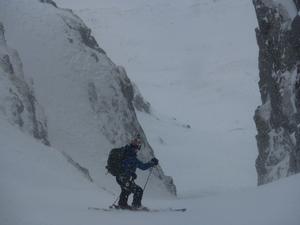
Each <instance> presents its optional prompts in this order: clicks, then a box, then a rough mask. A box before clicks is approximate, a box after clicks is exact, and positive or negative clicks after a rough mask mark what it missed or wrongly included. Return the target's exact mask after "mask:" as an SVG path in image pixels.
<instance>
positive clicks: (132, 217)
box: [0, 115, 300, 225]
mask: <svg viewBox="0 0 300 225" xmlns="http://www.w3.org/2000/svg"><path fill="white" fill-rule="evenodd" d="M0 142H1V148H0V153H1V157H0V177H1V179H0V194H1V202H0V206H1V210H0V224H1V225H2V224H3V225H41V224H43V225H53V224H55V225H82V224H88V225H99V224H110V225H120V224H123V225H148V224H149V225H150V224H151V225H153V224H157V225H160V224H161V225H165V224H173V225H177V224H178V225H182V224H190V225H198V224H214V225H241V224H243V225H253V224H255V225H282V224H287V225H299V221H300V215H299V210H300V205H299V199H300V189H299V186H300V176H299V175H297V176H293V177H290V178H288V179H283V180H281V181H280V182H276V183H272V184H271V185H265V186H261V187H259V188H256V187H254V188H249V189H246V190H243V191H237V192H228V193H226V194H222V195H215V196H202V197H199V196H198V197H193V198H179V199H166V198H164V197H161V198H160V199H153V198H152V199H149V198H147V197H146V198H145V199H144V202H145V203H146V204H147V206H149V207H150V208H167V207H170V206H171V207H174V208H176V207H178V208H179V207H183V206H184V207H187V208H188V210H187V212H185V213H144V212H101V211H93V210H88V207H107V206H108V205H109V204H111V202H112V199H113V198H114V197H115V196H113V195H111V194H110V193H109V192H106V191H103V190H101V189H99V188H98V187H96V186H95V185H94V184H93V183H90V182H88V181H87V179H85V178H84V177H83V176H81V175H80V173H78V172H77V170H76V169H74V167H72V166H71V165H70V164H69V163H67V160H66V159H65V158H64V157H63V156H62V155H61V154H60V153H59V152H58V151H57V150H55V149H53V148H50V147H46V146H45V145H42V144H40V143H39V142H37V141H35V140H33V139H32V138H30V137H28V136H25V135H24V133H21V132H20V131H18V129H16V128H15V127H12V126H11V125H10V124H9V123H7V121H6V119H3V116H2V115H0ZM146 196H147V195H146Z"/></svg>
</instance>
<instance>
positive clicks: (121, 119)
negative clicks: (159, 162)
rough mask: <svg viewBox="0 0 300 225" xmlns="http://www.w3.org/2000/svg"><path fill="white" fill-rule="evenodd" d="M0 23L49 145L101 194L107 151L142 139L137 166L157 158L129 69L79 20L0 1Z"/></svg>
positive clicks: (166, 183)
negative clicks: (83, 172) (20, 65)
mask: <svg viewBox="0 0 300 225" xmlns="http://www.w3.org/2000/svg"><path fill="white" fill-rule="evenodd" d="M47 2H48V3H50V4H48V3H47ZM0 21H1V22H2V23H3V25H4V27H5V35H6V38H7V44H8V45H9V46H11V47H12V48H14V49H16V51H17V52H18V53H19V55H20V58H21V61H22V63H23V70H24V76H25V78H26V79H27V80H31V81H32V83H33V84H32V89H33V90H34V96H35V98H36V99H37V101H38V102H39V104H40V105H41V107H42V108H43V109H44V112H45V116H46V119H47V131H48V139H49V142H50V145H51V146H53V147H55V148H56V149H58V150H60V151H62V152H64V153H66V154H68V155H69V156H70V157H71V158H72V159H73V160H74V161H75V162H76V163H79V164H80V166H81V167H83V168H85V169H86V171H87V170H88V171H89V174H90V176H91V177H92V178H93V180H94V181H95V182H96V183H97V184H98V185H99V186H101V187H104V186H105V187H106V188H113V187H114V186H113V185H114V183H115V181H114V179H113V178H112V177H111V176H105V173H106V169H105V166H106V160H107V156H108V152H109V150H110V149H111V148H113V147H120V146H123V145H125V144H128V142H129V140H130V139H131V138H132V137H133V136H135V135H136V134H137V133H140V134H141V136H142V137H143V142H144V148H143V149H142V151H141V153H140V157H141V160H143V161H148V160H150V159H151V158H152V157H154V152H153V150H152V149H151V147H150V146H149V144H148V142H147V139H146V137H145V135H144V133H143V130H142V128H141V126H140V124H139V122H138V120H137V117H136V113H135V110H134V107H133V96H132V95H133V87H132V85H131V83H130V80H129V79H128V77H127V75H126V71H125V70H124V69H123V68H122V67H119V66H116V65H115V64H114V63H113V61H111V60H110V59H109V57H108V56H107V55H106V54H105V52H104V51H103V50H102V49H101V48H100V47H99V46H98V44H97V42H96V41H95V39H94V38H93V36H91V31H90V30H89V28H88V27H87V26H86V25H85V24H84V22H83V21H82V20H81V19H80V18H79V17H78V16H77V15H75V14H74V13H73V12H72V11H71V10H63V9H60V8H56V7H55V4H54V5H53V4H51V1H38V0H22V1H20V0H10V1H0ZM155 172H156V173H155V175H156V178H159V179H152V180H151V183H155V184H154V185H153V186H154V187H157V189H156V191H155V192H158V191H159V190H161V191H163V192H165V191H166V190H168V191H170V192H173V194H174V192H175V191H174V190H175V187H174V185H173V183H172V180H171V179H170V178H169V177H166V176H164V174H163V171H162V170H161V169H160V168H159V169H158V170H156V171H155ZM142 175H144V174H143V173H141V177H143V176H142ZM144 177H146V175H145V176H144ZM168 191H167V192H168Z"/></svg>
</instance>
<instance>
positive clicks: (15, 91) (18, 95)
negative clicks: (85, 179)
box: [0, 23, 49, 145]
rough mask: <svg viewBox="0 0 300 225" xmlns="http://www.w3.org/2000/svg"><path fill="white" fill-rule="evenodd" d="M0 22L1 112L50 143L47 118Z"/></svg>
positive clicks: (30, 132)
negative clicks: (7, 40) (7, 42)
mask: <svg viewBox="0 0 300 225" xmlns="http://www.w3.org/2000/svg"><path fill="white" fill-rule="evenodd" d="M4 33H5V32H4V26H3V25H2V24H1V23H0V93H1V94H0V114H2V115H3V116H5V117H6V118H7V120H8V121H9V122H10V123H11V124H13V125H17V126H19V127H20V128H21V129H22V130H23V131H24V132H27V133H29V134H30V135H32V136H33V137H35V138H37V139H40V140H41V141H42V142H43V143H45V144H47V145H49V141H48V136H47V122H46V118H45V115H44V113H43V110H42V108H41V106H40V105H39V104H38V103H37V101H36V99H35V96H34V90H33V87H32V85H29V83H28V82H27V81H26V80H25V77H24V74H23V68H22V62H21V60H20V58H19V55H18V53H17V51H15V50H14V49H12V48H10V47H8V46H7V44H6V40H5V36H4Z"/></svg>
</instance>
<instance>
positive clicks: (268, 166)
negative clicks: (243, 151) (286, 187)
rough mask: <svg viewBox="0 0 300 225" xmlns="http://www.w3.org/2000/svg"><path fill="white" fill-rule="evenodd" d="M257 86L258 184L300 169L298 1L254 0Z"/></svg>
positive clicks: (299, 23) (299, 29)
mask: <svg viewBox="0 0 300 225" xmlns="http://www.w3.org/2000/svg"><path fill="white" fill-rule="evenodd" d="M253 3H254V7H255V10H256V14H257V20H258V25H259V26H258V28H257V29H256V36H257V43H258V46H259V72H260V73H259V76H260V81H259V89H260V93H261V101H262V105H261V106H259V107H258V108H257V110H256V112H255V116H254V120H255V123H256V127H257V131H258V134H257V136H256V139H257V146H258V150H259V155H258V158H257V160H256V169H257V174H258V184H259V185H261V184H265V183H268V182H272V181H274V180H277V179H279V178H281V177H286V176H289V175H292V174H295V173H298V172H300V114H299V112H300V16H299V15H298V11H299V9H300V1H298V0H253Z"/></svg>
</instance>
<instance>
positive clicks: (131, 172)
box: [122, 145, 154, 176]
mask: <svg viewBox="0 0 300 225" xmlns="http://www.w3.org/2000/svg"><path fill="white" fill-rule="evenodd" d="M124 151H125V153H124V160H123V161H122V169H123V171H124V172H123V174H124V175H126V176H135V171H136V169H137V168H139V169H141V170H146V169H149V168H150V167H153V166H154V164H153V163H152V162H148V163H143V162H141V161H140V160H138V158H137V154H136V152H135V150H134V149H133V148H132V147H131V146H130V145H126V146H125V147H124Z"/></svg>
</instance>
